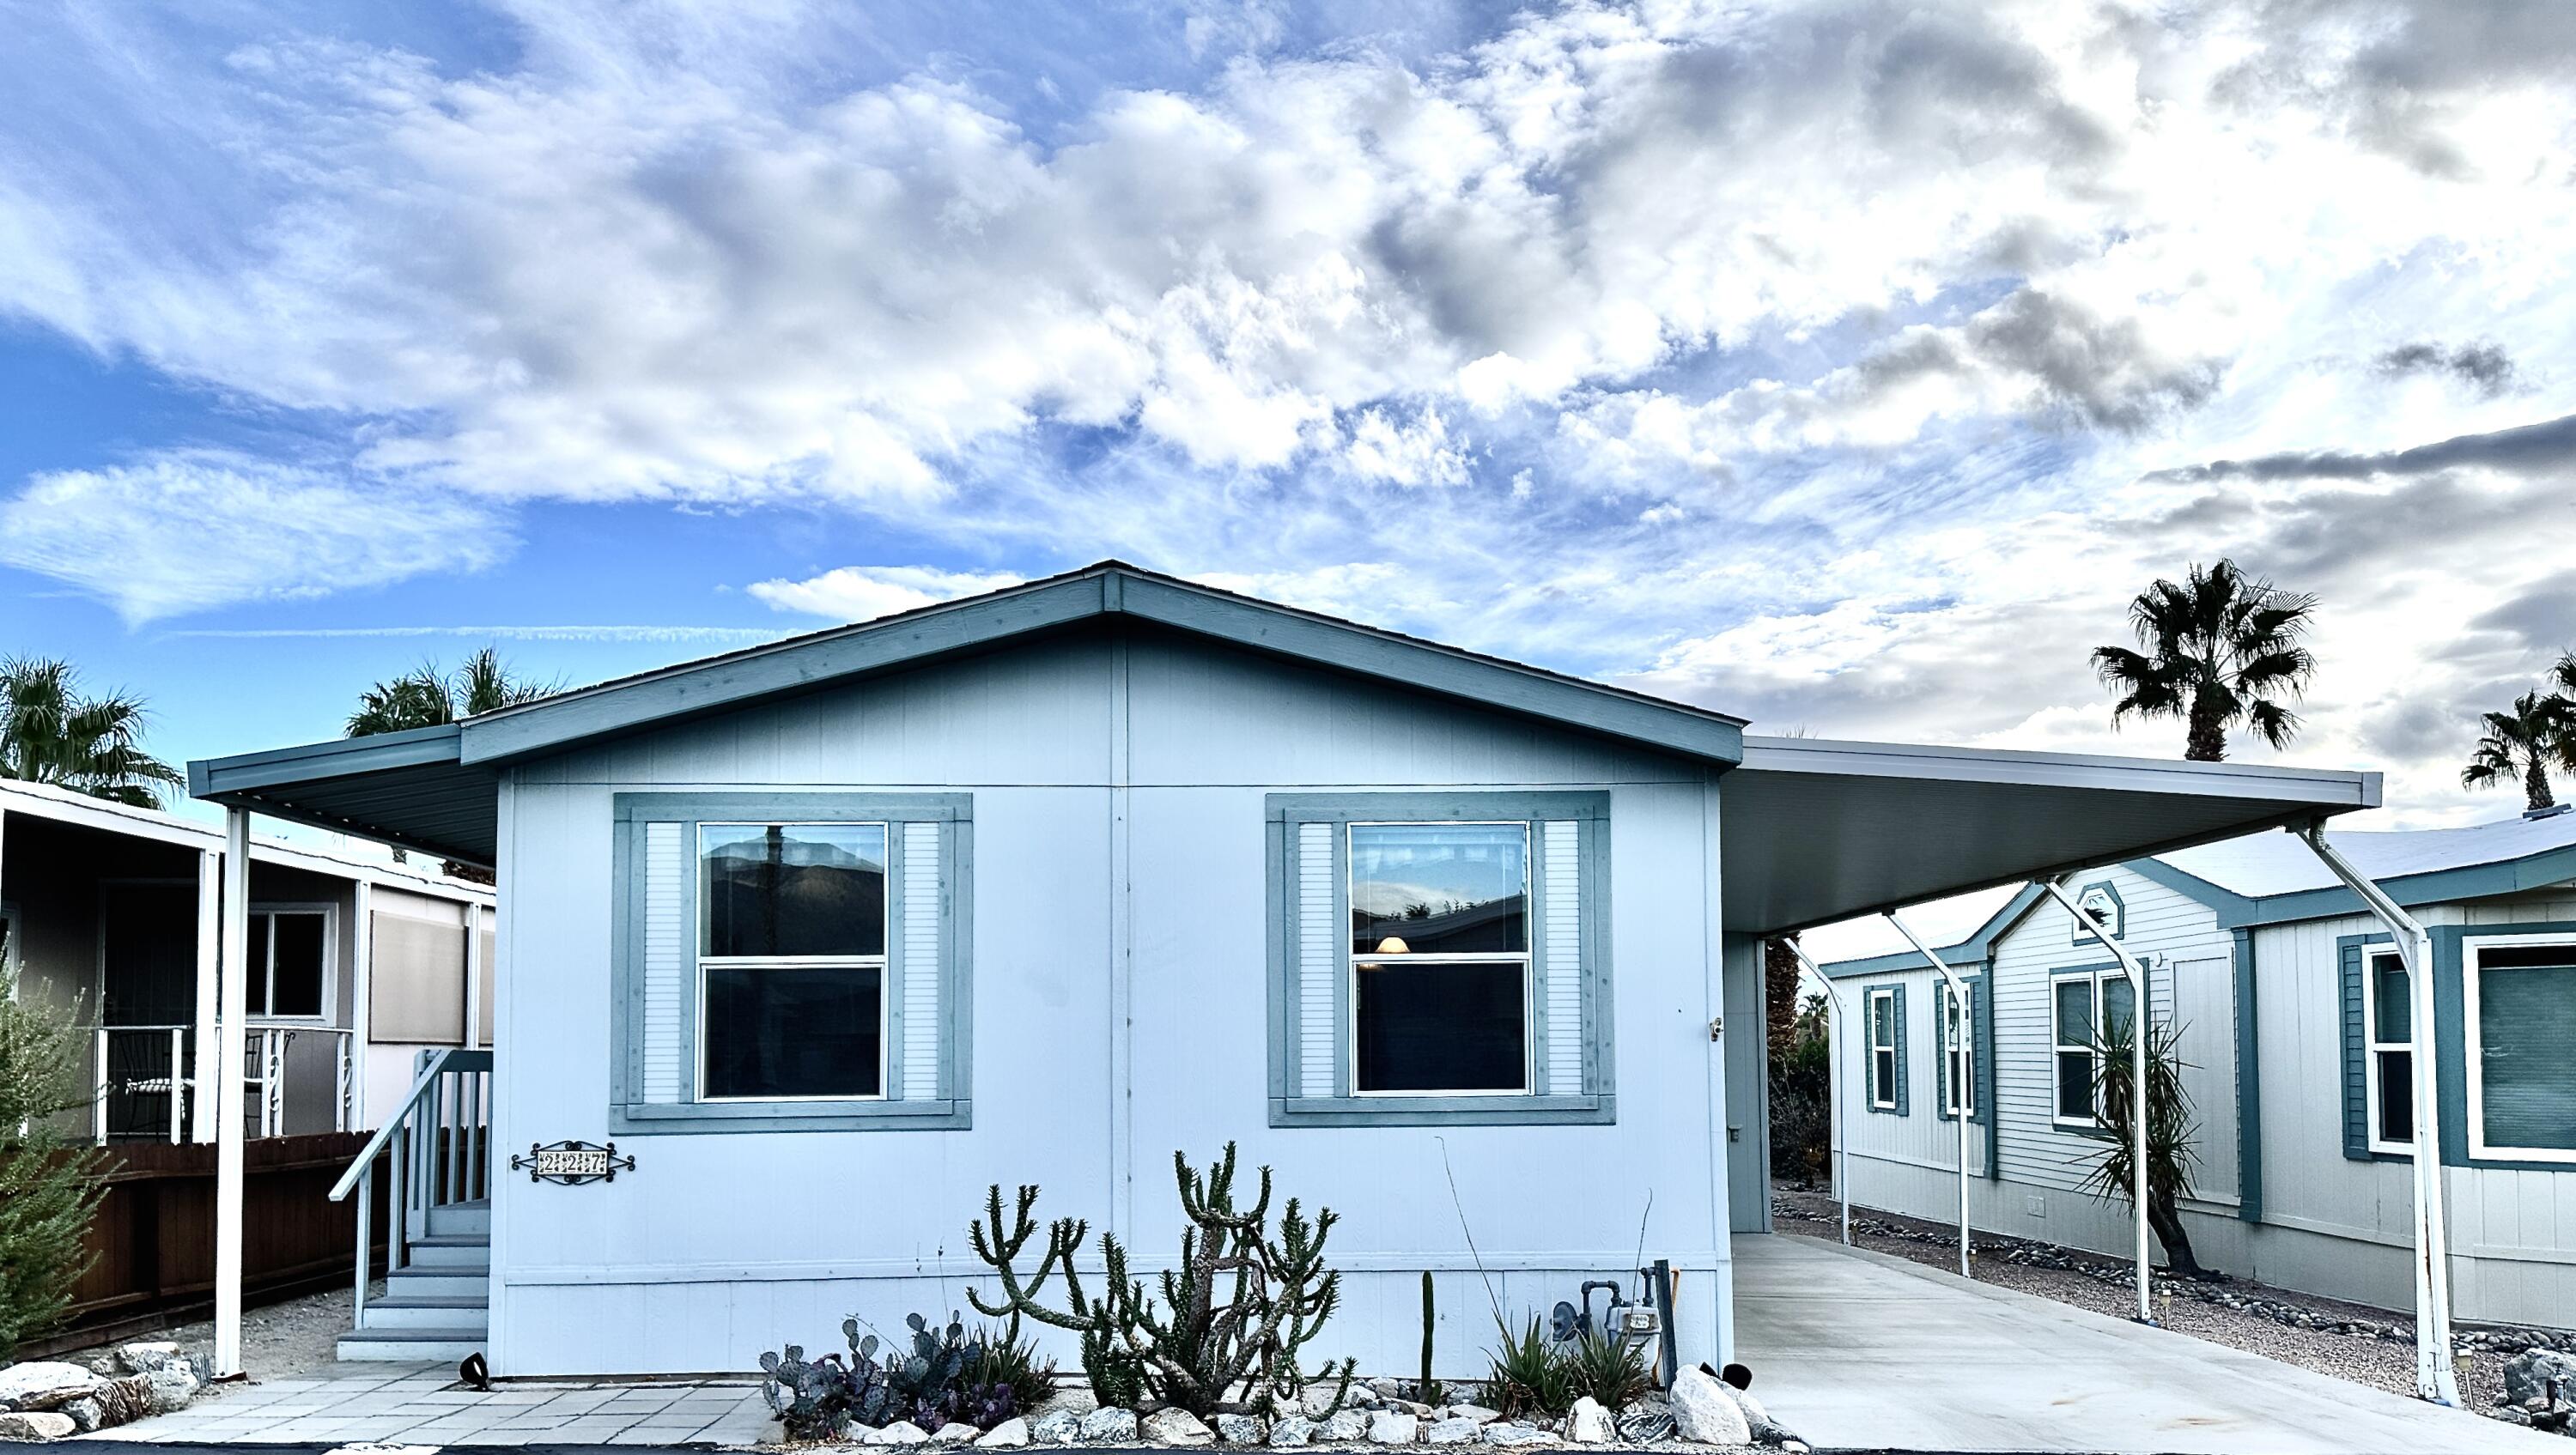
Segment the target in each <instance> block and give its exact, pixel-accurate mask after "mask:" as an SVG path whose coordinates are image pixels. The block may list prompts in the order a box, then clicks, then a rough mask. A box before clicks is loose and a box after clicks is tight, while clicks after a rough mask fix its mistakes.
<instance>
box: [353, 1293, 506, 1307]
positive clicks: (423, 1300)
mask: <svg viewBox="0 0 2576 1455" xmlns="http://www.w3.org/2000/svg"><path fill="white" fill-rule="evenodd" d="M491 1306H492V1301H491V1299H489V1298H488V1297H486V1296H484V1295H482V1294H479V1293H402V1292H399V1291H388V1292H385V1293H382V1294H379V1295H377V1296H376V1297H374V1298H371V1299H368V1300H367V1307H369V1308H456V1309H466V1308H489V1307H491Z"/></svg>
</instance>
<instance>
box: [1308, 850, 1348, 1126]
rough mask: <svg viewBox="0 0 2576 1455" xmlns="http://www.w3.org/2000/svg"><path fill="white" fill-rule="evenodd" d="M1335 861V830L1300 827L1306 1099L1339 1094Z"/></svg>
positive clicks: (1338, 939)
mask: <svg viewBox="0 0 2576 1455" xmlns="http://www.w3.org/2000/svg"><path fill="white" fill-rule="evenodd" d="M1335 857H1336V856H1335V854H1334V853H1333V826H1332V825H1331V824H1328V823H1307V824H1299V825H1298V826H1297V1089H1298V1091H1299V1093H1300V1094H1302V1095H1305V1096H1331V1095H1332V1094H1333V1090H1334V1087H1333V1083H1334V1080H1335V1077H1334V1059H1335V1058H1334V1043H1335V1042H1336V1040H1337V1039H1338V1037H1336V1035H1335V1034H1334V1031H1335V1027H1334V1025H1333V1000H1334V996H1333V988H1334V987H1333V979H1334V972H1335V971H1336V970H1337V969H1338V968H1339V966H1340V965H1341V959H1342V957H1341V955H1340V954H1339V953H1338V951H1339V948H1340V945H1341V940H1342V934H1341V933H1336V931H1337V929H1339V927H1338V926H1336V925H1335V924H1334V923H1333V899H1334V895H1333V862H1334V859H1335ZM1343 933H1347V932H1346V931H1345V932H1343Z"/></svg>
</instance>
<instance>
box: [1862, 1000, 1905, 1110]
mask: <svg viewBox="0 0 2576 1455" xmlns="http://www.w3.org/2000/svg"><path fill="white" fill-rule="evenodd" d="M1882 1003H1883V1004H1885V1005H1886V1007H1887V1019H1886V1020H1885V1021H1884V1022H1882V1021H1881V1020H1880V1019H1879V1015H1878V1008H1879V1006H1880V1005H1881V1004H1882ZM1861 1017H1862V1021H1861V1023H1862V1025H1863V1026H1864V1027H1865V1028H1866V1029H1867V1031H1868V1034H1869V1104H1870V1105H1871V1106H1872V1107H1873V1108H1875V1109H1877V1110H1879V1111H1894V1110H1896V1101H1897V1097H1896V1093H1897V1087H1896V1085H1895V1084H1894V1083H1895V1081H1896V1078H1897V1077H1899V1076H1902V1075H1904V1074H1905V1056H1904V1054H1903V1052H1902V1051H1901V1050H1899V1048H1898V1046H1897V1029H1896V987H1895V986H1893V985H1878V986H1872V987H1871V988H1870V992H1869V997H1868V1000H1867V1002H1866V1003H1865V1004H1864V1005H1863V1007H1862V1009H1861ZM1882 1024H1884V1025H1885V1026H1886V1027H1887V1040H1886V1043H1885V1044H1881V1043H1880V1041H1879V1039H1878V1028H1879V1026H1880V1025H1882ZM1881 1055H1884V1056H1886V1057H1887V1064H1888V1067H1889V1070H1888V1074H1887V1075H1886V1076H1884V1077H1882V1076H1880V1075H1879V1074H1878V1058H1879V1057H1880V1056H1881Z"/></svg>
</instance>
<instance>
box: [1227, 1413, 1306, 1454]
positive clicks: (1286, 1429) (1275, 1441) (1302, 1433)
mask: <svg viewBox="0 0 2576 1455" xmlns="http://www.w3.org/2000/svg"><path fill="white" fill-rule="evenodd" d="M1217 1427H1218V1428H1219V1429H1223V1428H1224V1427H1225V1421H1223V1420H1219V1421H1217ZM1314 1442H1315V1422H1314V1421H1313V1420H1310V1419H1308V1418H1306V1417H1305V1416H1304V1415H1290V1416H1288V1417H1287V1418H1286V1419H1283V1420H1281V1421H1279V1422H1278V1423H1277V1424H1274V1425H1272V1426H1271V1427H1270V1443H1271V1444H1272V1445H1273V1446H1275V1447H1277V1448H1279V1449H1282V1450H1284V1449H1287V1448H1289V1447H1291V1446H1295V1445H1311V1444H1313V1443H1314Z"/></svg>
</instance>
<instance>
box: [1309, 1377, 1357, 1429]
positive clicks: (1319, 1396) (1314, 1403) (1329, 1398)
mask: <svg viewBox="0 0 2576 1455" xmlns="http://www.w3.org/2000/svg"><path fill="white" fill-rule="evenodd" d="M1340 1389H1341V1381H1339V1380H1335V1381H1333V1382H1332V1383H1330V1384H1324V1383H1316V1384H1310V1385H1307V1386H1306V1392H1305V1393H1304V1394H1301V1395H1299V1396H1297V1412H1298V1413H1299V1414H1302V1415H1304V1416H1305V1417H1306V1418H1308V1419H1310V1420H1321V1419H1327V1418H1330V1417H1331V1415H1332V1413H1333V1396H1334V1394H1336V1393H1338V1392H1339V1391H1340ZM1367 1393H1368V1386H1366V1385H1364V1384H1353V1385H1352V1386H1351V1388H1350V1397H1351V1398H1357V1397H1359V1396H1361V1395H1364V1394H1367Z"/></svg>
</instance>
